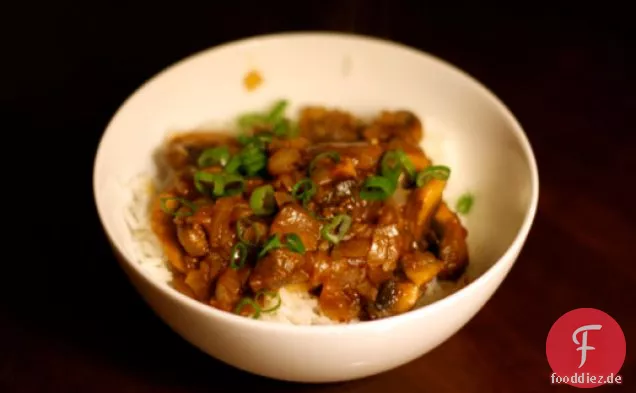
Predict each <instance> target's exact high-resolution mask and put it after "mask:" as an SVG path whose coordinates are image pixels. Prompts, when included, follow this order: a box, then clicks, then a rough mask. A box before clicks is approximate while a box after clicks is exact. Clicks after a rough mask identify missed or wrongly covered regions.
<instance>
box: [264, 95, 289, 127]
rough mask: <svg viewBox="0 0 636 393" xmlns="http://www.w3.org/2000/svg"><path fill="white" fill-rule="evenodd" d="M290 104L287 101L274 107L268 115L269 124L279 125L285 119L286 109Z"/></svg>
mask: <svg viewBox="0 0 636 393" xmlns="http://www.w3.org/2000/svg"><path fill="white" fill-rule="evenodd" d="M288 104H289V103H288V102H287V101H286V100H280V101H277V102H276V104H274V107H273V108H272V110H271V111H270V112H269V114H268V115H267V118H266V121H267V123H269V124H274V125H275V124H277V123H279V122H281V121H282V120H283V119H284V116H285V109H287V105H288Z"/></svg>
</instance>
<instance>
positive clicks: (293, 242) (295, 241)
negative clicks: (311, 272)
mask: <svg viewBox="0 0 636 393" xmlns="http://www.w3.org/2000/svg"><path fill="white" fill-rule="evenodd" d="M285 242H286V243H287V248H289V249H290V250H291V251H293V252H296V253H298V254H304V253H305V245H304V244H303V241H302V240H301V239H300V237H299V236H298V235H297V234H295V233H290V234H288V235H287V236H286V237H285Z"/></svg>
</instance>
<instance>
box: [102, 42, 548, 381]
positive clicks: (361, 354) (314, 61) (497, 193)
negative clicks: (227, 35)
mask: <svg viewBox="0 0 636 393" xmlns="http://www.w3.org/2000/svg"><path fill="white" fill-rule="evenodd" d="M250 70H258V72H259V73H260V74H261V75H262V77H263V79H264V83H263V84H262V86H261V87H259V88H258V89H256V90H255V91H252V92H248V91H247V90H246V89H245V88H244V86H243V83H242V80H243V77H244V76H245V74H246V73H247V72H248V71H250ZM279 98H286V99H288V100H290V101H291V103H292V104H293V105H292V106H291V107H290V110H291V111H292V112H293V111H295V110H296V109H297V108H298V107H299V106H302V105H307V104H324V105H327V106H339V107H341V108H343V109H346V110H350V111H352V112H354V113H355V114H358V115H365V114H372V113H374V112H376V111H378V110H381V109H389V108H394V109H398V108H399V109H409V110H412V111H413V112H415V113H416V114H417V115H418V116H420V118H421V119H422V120H423V123H424V127H425V138H424V139H425V140H424V142H423V146H424V148H425V149H426V151H427V152H428V153H429V154H430V155H431V156H432V158H433V159H434V161H435V162H436V163H439V164H446V165H449V166H450V167H451V168H452V176H451V179H450V182H449V184H448V188H447V191H446V193H445V198H446V199H447V200H448V201H450V203H451V204H454V202H455V200H456V199H457V198H458V196H459V195H460V194H462V193H463V192H466V191H469V192H472V193H473V194H474V195H475V204H474V207H473V210H472V211H471V213H470V214H469V215H468V217H467V218H466V220H465V223H466V226H467V228H468V230H469V238H468V242H469V249H470V254H471V258H472V260H471V262H472V264H471V268H470V270H469V274H470V275H471V276H472V277H473V278H476V279H475V280H474V281H473V282H472V283H471V284H470V285H468V286H467V287H465V288H464V289H462V290H460V291H459V292H456V293H454V294H453V295H451V296H449V297H446V298H445V299H443V300H440V301H438V302H436V303H434V304H432V305H429V306H426V307H423V308H421V309H418V310H415V311H412V312H409V313H406V314H404V315H399V316H396V317H392V318H388V319H384V320H378V321H373V322H364V323H359V324H353V325H345V326H342V325H340V326H339V325H336V326H292V325H281V324H276V323H268V322H263V321H258V320H252V319H247V318H242V317H238V316H236V315H233V314H230V313H225V312H221V311H218V310H216V309H213V308H211V307H208V306H206V305H204V304H201V303H198V302H196V301H194V300H192V299H190V298H187V297H186V296H184V295H182V294H180V293H178V292H177V291H175V290H174V289H172V288H171V287H169V286H168V285H167V284H166V283H165V282H162V281H161V280H157V279H156V278H153V276H152V275H151V274H150V273H149V270H148V269H146V268H144V267H143V266H141V265H140V263H139V261H138V258H137V252H136V251H137V248H138V247H139V244H138V243H136V242H135V241H134V239H133V236H132V235H131V233H130V231H129V230H128V228H127V226H126V223H125V221H124V211H125V209H126V207H127V206H126V204H127V203H129V201H128V200H127V199H126V198H124V197H122V195H124V194H123V193H122V189H123V187H124V186H122V184H125V182H127V181H128V180H130V179H131V178H133V177H135V176H137V175H139V174H140V173H144V172H146V173H148V172H149V171H152V169H153V163H152V158H151V157H152V152H153V149H155V148H156V147H157V146H158V145H159V144H160V142H161V141H162V139H163V138H164V137H165V136H166V134H167V133H169V132H173V131H178V130H188V129H191V128H197V127H200V126H202V125H205V124H210V123H216V124H217V125H223V124H226V123H228V122H229V121H231V120H233V119H234V118H235V116H236V115H237V114H239V113H241V112H245V111H249V110H254V109H258V108H265V107H267V106H268V105H270V104H271V103H272V102H273V101H274V100H276V99H279ZM538 188H539V182H538V175H537V168H536V163H535V159H534V156H533V152H532V149H531V147H530V144H529V143H528V140H527V138H526V136H525V135H524V132H523V130H522V128H521V126H520V125H519V124H518V123H517V121H516V120H515V118H514V117H513V115H512V114H511V113H510V112H509V110H508V109H507V108H506V107H505V106H504V105H503V104H502V103H501V102H500V101H499V100H498V99H497V98H496V97H495V96H494V95H493V94H492V93H490V92H489V91H488V90H487V89H486V88H485V87H483V86H482V85H481V84H479V83H478V82H476V81H475V80H474V79H472V78H471V77H469V76H468V75H466V74H465V73H463V72H461V71H460V70H458V69H457V68H455V67H453V66H451V65H449V64H447V63H445V62H443V61H441V60H439V59H437V58H435V57H432V56H430V55H427V54H425V53H422V52H420V51H417V50H414V49H411V48H408V47H405V46H402V45H398V44H395V43H391V42H386V41H381V40H377V39H372V38H365V37H360V36H351V35H343V34H328V33H327V34H323V33H320V34H318V33H316V34H314V33H296V34H278V35H271V36H262V37H255V38H251V39H246V40H242V41H238V42H234V43H230V44H226V45H222V46H220V47H216V48H212V49H210V50H207V51H204V52H202V53H199V54H196V55H194V56H192V57H189V58H187V59H185V60H183V61H181V62H179V63H177V64H176V65H174V66H172V67H170V68H168V69H167V70H165V71H163V72H162V73H160V74H159V75H157V76H156V77H154V78H153V79H151V80H150V81H148V82H147V83H146V84H144V85H143V86H142V87H141V88H140V89H139V90H137V91H136V92H135V93H134V94H133V95H132V96H131V97H130V98H129V99H128V100H127V101H126V102H125V103H124V104H123V106H122V107H121V108H120V109H119V110H118V112H117V113H116V115H115V116H114V117H113V119H112V121H111V122H110V124H109V125H108V128H107V129H106V131H105V133H104V135H103V138H102V141H101V143H100V146H99V149H98V151H97V156H96V158H95V169H94V193H95V200H96V203H97V209H98V212H99V215H100V218H101V220H102V224H103V226H104V228H105V231H106V233H107V235H108V237H109V239H110V241H111V243H112V244H113V247H114V249H115V250H116V252H117V254H119V255H120V256H121V258H119V260H120V263H121V265H122V267H123V268H124V270H125V271H126V273H127V274H128V276H129V277H130V279H131V280H132V282H133V283H134V285H135V286H136V287H137V289H138V290H139V292H140V293H141V295H142V296H143V297H144V298H145V300H146V301H147V303H148V304H149V305H150V306H151V307H152V308H153V309H154V311H155V312H156V313H157V314H158V315H159V316H160V317H161V318H162V319H163V320H164V321H165V322H166V323H167V324H168V325H169V326H171V327H172V329H174V331H176V332H177V333H178V334H180V335H181V336H183V337H184V338H185V339H186V340H188V341H189V342H191V343H192V344H193V345H195V346H197V347H199V348H200V349H202V350H203V351H205V352H207V353H208V354H210V355H211V356H213V357H215V358H217V359H220V360H221V361H223V362H226V363H228V364H230V365H233V366H235V367H238V368H240V369H243V370H246V371H249V372H252V373H255V374H260V375H263V376H267V377H272V378H277V379H283V380H289V381H300V382H333V381H344V380H350V379H356V378H361V377H365V376H370V375H373V374H377V373H380V372H383V371H386V370H389V369H392V368H395V367H397V366H400V365H403V364H405V363H407V362H410V361H412V360H414V359H415V358H418V357H420V356H422V355H423V354H425V353H426V352H428V351H430V350H431V349H433V348H434V347H436V346H438V345H439V344H441V343H442V342H443V341H445V340H446V339H448V338H449V337H450V336H451V335H453V334H454V333H456V332H457V331H458V330H459V329H460V328H461V327H462V326H463V325H464V324H466V323H467V322H468V321H469V320H470V319H471V318H472V317H473V316H474V315H475V314H476V313H477V312H478V311H479V310H480V309H481V307H482V306H483V305H484V303H485V302H486V301H488V299H489V298H490V297H491V296H492V294H493V293H494V292H495V290H496V289H497V288H498V287H499V285H500V284H501V282H502V281H503V279H504V278H505V277H506V275H507V273H508V271H509V270H510V268H511V267H512V265H513V264H514V262H515V259H516V258H517V255H518V254H519V251H520V250H521V248H522V246H523V244H524V242H525V239H526V236H527V235H528V231H529V230H530V227H531V225H532V222H533V219H534V215H535V211H536V207H537V200H538ZM124 191H125V189H124ZM158 345H160V343H158ZM449 367H452V365H450V364H449Z"/></svg>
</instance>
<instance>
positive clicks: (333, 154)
mask: <svg viewBox="0 0 636 393" xmlns="http://www.w3.org/2000/svg"><path fill="white" fill-rule="evenodd" d="M324 158H330V159H331V160H332V161H333V162H335V163H336V164H337V163H338V162H340V153H338V152H335V151H326V152H324V153H320V154H318V155H317V156H316V157H314V159H313V160H311V163H310V164H309V175H311V173H312V172H313V171H314V167H315V166H316V164H318V162H319V161H320V160H322V159H324Z"/></svg>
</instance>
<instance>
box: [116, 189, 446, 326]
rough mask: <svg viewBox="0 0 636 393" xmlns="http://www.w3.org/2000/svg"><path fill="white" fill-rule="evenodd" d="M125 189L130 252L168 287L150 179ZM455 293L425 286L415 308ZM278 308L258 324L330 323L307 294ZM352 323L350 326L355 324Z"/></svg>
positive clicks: (289, 295)
mask: <svg viewBox="0 0 636 393" xmlns="http://www.w3.org/2000/svg"><path fill="white" fill-rule="evenodd" d="M124 188H125V189H126V190H127V191H129V194H130V195H129V196H128V200H129V202H130V203H128V204H127V205H128V209H126V212H125V217H124V219H125V221H126V224H127V225H128V228H129V229H130V232H131V235H132V237H133V239H134V240H135V241H136V244H135V247H133V252H134V253H135V258H136V260H137V261H138V263H139V264H140V265H141V267H142V268H143V269H144V270H145V271H146V272H147V273H148V275H149V276H150V277H151V278H152V279H154V280H156V281H159V282H162V283H166V284H169V283H170V281H171V280H172V273H171V272H170V269H169V268H168V262H167V260H166V259H165V257H164V255H163V253H162V251H161V245H160V244H159V240H158V239H157V237H156V236H155V235H154V233H153V232H152V230H151V228H150V217H149V213H150V208H149V206H150V201H151V198H152V197H153V195H155V192H156V189H157V187H156V185H155V184H154V182H153V180H152V178H151V177H149V176H140V177H138V178H135V179H133V180H132V181H131V182H130V183H129V184H127V185H125V186H124ZM457 289H458V286H457V285H453V286H447V285H444V286H440V285H439V284H438V282H437V280H433V281H432V282H431V283H429V284H428V286H427V288H426V292H425V294H424V296H422V298H421V299H420V301H419V302H418V306H424V305H427V304H430V303H433V302H435V301H437V300H439V299H441V298H443V297H445V296H447V295H448V294H449V293H451V292H453V291H455V290H457ZM279 293H280V298H281V306H280V308H278V309H277V310H276V311H274V312H271V313H263V314H261V317H260V320H263V321H269V322H278V323H287V324H294V325H330V324H336V323H337V322H334V321H332V320H331V319H329V318H328V317H326V316H325V315H323V314H322V313H321V312H320V309H319V307H318V299H317V298H316V297H315V296H313V295H310V294H309V293H302V292H298V291H288V290H286V289H284V288H283V289H281V290H280V292H279ZM267 303H268V304H266V305H265V306H266V308H269V307H272V306H274V305H275V300H274V299H268V300H267ZM356 322H358V321H356V320H354V321H352V322H350V323H356Z"/></svg>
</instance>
